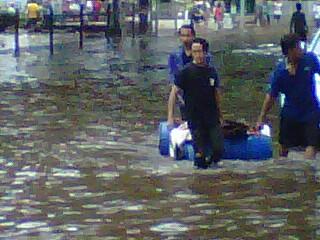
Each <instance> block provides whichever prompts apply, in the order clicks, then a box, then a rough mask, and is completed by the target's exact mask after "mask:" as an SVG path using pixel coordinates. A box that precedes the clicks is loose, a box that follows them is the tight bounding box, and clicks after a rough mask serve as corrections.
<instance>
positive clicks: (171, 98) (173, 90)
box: [168, 85, 178, 125]
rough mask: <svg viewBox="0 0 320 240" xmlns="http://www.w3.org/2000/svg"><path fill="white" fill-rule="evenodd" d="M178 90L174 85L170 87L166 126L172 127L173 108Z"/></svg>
mask: <svg viewBox="0 0 320 240" xmlns="http://www.w3.org/2000/svg"><path fill="white" fill-rule="evenodd" d="M177 92H178V88H177V87H176V86H175V85H172V87H171V91H170V96H169V101H168V124H169V125H172V124H173V123H174V119H173V115H174V107H175V105H176V98H177Z"/></svg>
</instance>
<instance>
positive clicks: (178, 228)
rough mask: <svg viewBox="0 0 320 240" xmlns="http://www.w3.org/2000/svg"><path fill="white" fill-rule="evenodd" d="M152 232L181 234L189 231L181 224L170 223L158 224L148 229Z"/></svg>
mask: <svg viewBox="0 0 320 240" xmlns="http://www.w3.org/2000/svg"><path fill="white" fill-rule="evenodd" d="M150 230H151V231H152V232H160V233H161V232H162V233H181V232H186V231H188V230H189V228H188V227H187V226H186V225H184V224H182V223H177V222H171V223H160V224H157V225H154V226H152V227H151V228H150Z"/></svg>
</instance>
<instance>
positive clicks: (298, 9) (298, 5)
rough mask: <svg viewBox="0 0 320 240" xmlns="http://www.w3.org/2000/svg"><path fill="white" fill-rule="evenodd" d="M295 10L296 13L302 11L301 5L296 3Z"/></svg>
mask: <svg viewBox="0 0 320 240" xmlns="http://www.w3.org/2000/svg"><path fill="white" fill-rule="evenodd" d="M296 9H297V11H298V12H300V11H301V9H302V5H301V3H299V2H298V3H296Z"/></svg>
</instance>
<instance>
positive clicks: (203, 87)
mask: <svg viewBox="0 0 320 240" xmlns="http://www.w3.org/2000/svg"><path fill="white" fill-rule="evenodd" d="M207 51H208V43H207V42H206V40H204V39H201V38H196V39H195V40H194V41H193V43H192V47H191V52H192V57H193V62H192V63H190V64H189V65H188V66H186V67H185V68H184V69H183V70H182V71H181V72H179V73H178V75H177V76H176V78H175V84H176V85H177V86H178V87H179V88H181V89H182V90H183V92H184V95H183V98H184V101H185V107H186V118H187V120H188V127H189V128H190V131H191V135H192V139H193V141H194V150H195V154H196V156H195V165H196V166H197V167H199V168H207V167H208V166H209V165H210V164H211V162H212V161H214V162H215V163H216V162H218V161H219V160H220V158H221V156H222V153H223V136H222V130H221V126H220V123H221V121H222V115H221V111H220V97H219V92H218V88H219V86H220V81H219V77H218V74H217V71H216V69H215V68H214V67H213V66H209V65H208V64H207V63H206V61H205V56H206V53H207Z"/></svg>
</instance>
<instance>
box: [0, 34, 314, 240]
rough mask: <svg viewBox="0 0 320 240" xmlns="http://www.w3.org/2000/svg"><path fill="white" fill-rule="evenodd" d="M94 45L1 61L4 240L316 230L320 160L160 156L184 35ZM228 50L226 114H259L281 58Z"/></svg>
mask: <svg viewBox="0 0 320 240" xmlns="http://www.w3.org/2000/svg"><path fill="white" fill-rule="evenodd" d="M85 45H86V47H85V48H84V51H82V52H80V51H78V50H77V45H76V44H73V43H70V44H67V43H66V44H64V45H63V47H61V48H60V47H57V48H56V49H55V52H56V54H55V55H54V56H53V57H51V58H48V52H47V50H44V49H41V48H39V49H38V50H37V51H36V52H32V51H34V50H32V49H31V50H29V51H27V52H25V53H23V54H22V56H21V57H20V58H19V59H13V58H12V57H11V56H9V55H8V56H6V57H7V59H6V62H7V63H9V64H8V68H6V67H5V61H4V60H3V58H1V60H0V69H1V71H2V72H3V73H4V75H3V76H5V77H2V78H1V86H0V88H1V98H0V99H1V101H0V124H1V126H0V127H1V132H0V143H1V147H0V156H1V157H0V199H1V201H0V213H1V214H0V238H4V239H25V238H26V237H30V239H83V238H86V239H126V238H133V239H134V238H136V239H142V238H150V239H153V238H162V239H196V238H198V237H199V236H204V237H205V238H206V239H215V238H216V239H221V238H223V239H236V238H238V239H257V238H259V239H260V238H261V239H317V238H319V234H320V232H319V209H318V208H319V199H318V192H319V190H320V189H319V164H318V162H313V161H304V160H300V159H302V155H301V154H299V153H293V154H291V155H290V157H289V158H288V160H279V159H271V160H268V161H264V162H259V163H255V162H242V161H223V165H222V167H221V168H217V169H209V170H206V171H199V170H193V167H192V163H191V162H189V161H179V162H178V161H172V160H171V159H165V158H162V157H160V156H159V154H158V152H157V133H155V132H156V129H157V125H158V122H159V121H160V120H163V119H164V118H165V116H166V101H167V97H168V91H169V88H168V86H167V85H168V83H167V70H166V61H167V55H168V53H169V52H170V51H171V50H172V49H174V48H175V47H176V46H177V42H176V41H175V39H173V38H162V39H155V38H148V37H144V38H137V39H133V40H132V39H125V40H123V41H120V40H119V39H109V41H108V42H106V41H105V40H104V39H103V40H102V39H95V38H94V39H93V38H91V39H90V40H88V41H87V42H86V43H85ZM219 59H221V58H219V57H217V58H216V61H217V64H219V66H220V70H222V69H221V68H222V67H223V68H224V69H223V73H222V79H223V81H224V100H223V101H224V102H223V108H224V111H225V115H226V116H227V117H228V118H230V119H239V118H245V119H246V120H247V121H248V122H249V123H252V122H254V120H255V117H256V114H257V113H258V109H259V108H260V103H259V106H256V105H258V104H257V99H260V98H261V97H262V96H263V94H264V93H263V88H264V86H265V78H266V76H267V73H268V72H269V71H270V68H271V67H272V64H274V60H275V59H274V58H272V57H266V58H261V57H260V56H256V55H248V54H247V53H246V54H244V53H238V54H236V53H234V54H233V55H225V56H224V61H225V63H228V64H221V63H220V62H219ZM239 63H241V64H239ZM261 100H262V99H261ZM235 113H237V114H235ZM272 116H273V118H274V121H275V120H276V113H274V114H273V115H272Z"/></svg>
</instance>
